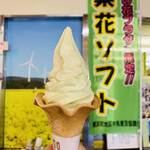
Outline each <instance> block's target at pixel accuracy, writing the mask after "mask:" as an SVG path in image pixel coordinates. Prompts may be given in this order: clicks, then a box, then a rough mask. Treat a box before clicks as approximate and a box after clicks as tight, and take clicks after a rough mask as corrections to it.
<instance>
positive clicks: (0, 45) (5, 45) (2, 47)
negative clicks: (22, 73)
mask: <svg viewBox="0 0 150 150" xmlns="http://www.w3.org/2000/svg"><path fill="white" fill-rule="evenodd" d="M0 50H5V51H8V42H7V41H3V42H2V41H1V42H0Z"/></svg>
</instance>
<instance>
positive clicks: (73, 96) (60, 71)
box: [43, 27, 94, 111]
mask: <svg viewBox="0 0 150 150" xmlns="http://www.w3.org/2000/svg"><path fill="white" fill-rule="evenodd" d="M45 89H46V91H45V95H44V96H43V101H44V102H45V103H46V104H50V103H60V104H62V105H64V107H65V108H66V109H68V111H73V110H74V109H75V108H76V107H77V106H78V105H80V104H89V105H90V104H91V101H92V100H93V99H94V93H93V92H92V90H91V82H90V80H89V79H88V71H87V69H86V67H85V64H84V61H83V58H82V57H81V55H80V53H79V51H78V48H77V46H76V44H75V42H74V39H73V36H72V31H71V29H70V27H67V28H66V29H65V30H64V32H63V34H62V36H61V38H60V40H59V43H58V45H57V46H56V49H55V52H54V67H53V70H52V71H51V72H50V74H49V82H47V83H46V85H45Z"/></svg>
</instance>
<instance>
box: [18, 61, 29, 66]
mask: <svg viewBox="0 0 150 150" xmlns="http://www.w3.org/2000/svg"><path fill="white" fill-rule="evenodd" d="M28 64H29V62H26V63H23V64H20V65H19V66H20V67H21V66H25V65H28Z"/></svg>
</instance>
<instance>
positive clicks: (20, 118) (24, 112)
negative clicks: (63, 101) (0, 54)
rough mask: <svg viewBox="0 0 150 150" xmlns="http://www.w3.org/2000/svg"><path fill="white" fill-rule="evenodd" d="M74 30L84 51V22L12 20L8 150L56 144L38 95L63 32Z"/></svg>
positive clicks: (9, 25) (8, 29) (7, 94)
mask: <svg viewBox="0 0 150 150" xmlns="http://www.w3.org/2000/svg"><path fill="white" fill-rule="evenodd" d="M67 26H70V27H71V29H72V32H73V36H74V39H75V42H76V45H77V47H78V49H79V50H80V52H81V51H82V32H81V31H82V18H81V17H49V18H9V19H7V20H6V28H5V30H6V31H5V32H6V35H7V36H6V37H5V38H6V40H7V41H8V42H9V51H8V52H7V54H6V55H7V56H6V57H7V61H6V63H7V64H6V66H7V68H6V90H5V123H4V124H5V126H4V132H5V133H4V147H5V148H25V147H26V145H27V144H28V145H34V144H35V142H36V139H37V138H40V139H41V140H42V145H41V146H43V147H47V146H48V145H50V144H51V143H52V138H51V130H50V126H49V122H48V119H47V116H46V114H45V112H44V111H43V110H42V109H40V108H39V107H37V106H35V105H34V104H33V100H34V97H35V95H36V93H37V92H44V91H45V90H44V88H45V83H46V82H47V81H48V75H49V72H50V71H51V70H52V67H53V55H54V50H55V47H56V45H57V43H58V42H59V39H60V37H61V34H62V33H63V30H64V29H65V28H66V27H67Z"/></svg>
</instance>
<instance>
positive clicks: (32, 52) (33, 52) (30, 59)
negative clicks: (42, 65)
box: [30, 52, 34, 62]
mask: <svg viewBox="0 0 150 150" xmlns="http://www.w3.org/2000/svg"><path fill="white" fill-rule="evenodd" d="M33 56H34V52H32V55H31V59H30V62H32V60H33Z"/></svg>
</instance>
